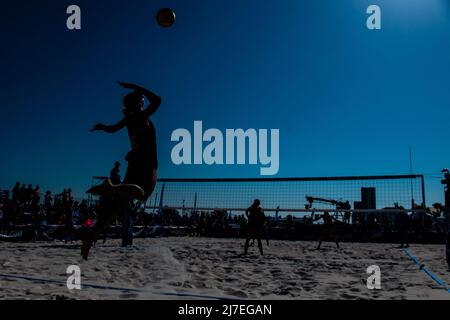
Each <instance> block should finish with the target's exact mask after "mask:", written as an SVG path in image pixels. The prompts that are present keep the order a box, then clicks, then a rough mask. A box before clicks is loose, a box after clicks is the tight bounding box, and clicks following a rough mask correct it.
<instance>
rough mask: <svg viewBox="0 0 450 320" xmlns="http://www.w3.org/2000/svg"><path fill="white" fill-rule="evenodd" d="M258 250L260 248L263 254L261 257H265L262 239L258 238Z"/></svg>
mask: <svg viewBox="0 0 450 320" xmlns="http://www.w3.org/2000/svg"><path fill="white" fill-rule="evenodd" d="M258 248H259V253H261V255H264V253H263V246H262V241H261V237H258Z"/></svg>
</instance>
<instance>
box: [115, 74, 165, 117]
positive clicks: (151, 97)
mask: <svg viewBox="0 0 450 320" xmlns="http://www.w3.org/2000/svg"><path fill="white" fill-rule="evenodd" d="M119 84H120V85H121V86H122V87H124V88H126V89H131V90H135V91H136V92H139V93H141V94H142V95H143V96H144V97H145V98H147V100H148V101H149V102H150V103H149V105H148V106H147V108H145V110H144V114H145V115H146V116H147V117H150V116H151V115H153V114H154V113H155V112H156V111H157V110H158V108H159V106H160V105H161V98H160V97H159V96H157V95H156V94H154V93H153V92H151V91H150V90H147V89H145V88H143V87H141V86H138V85H136V84H133V83H124V82H120V81H119Z"/></svg>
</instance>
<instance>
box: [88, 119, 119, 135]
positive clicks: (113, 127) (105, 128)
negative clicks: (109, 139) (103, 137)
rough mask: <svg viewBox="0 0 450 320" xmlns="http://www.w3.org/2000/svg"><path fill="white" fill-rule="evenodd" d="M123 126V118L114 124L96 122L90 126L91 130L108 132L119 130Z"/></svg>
mask: <svg viewBox="0 0 450 320" xmlns="http://www.w3.org/2000/svg"><path fill="white" fill-rule="evenodd" d="M124 127H125V119H122V120H120V121H119V122H117V123H116V124H113V125H111V126H108V125H104V124H102V123H97V124H96V125H95V126H93V127H92V129H91V131H104V132H108V133H114V132H117V131H119V130H121V129H122V128H124Z"/></svg>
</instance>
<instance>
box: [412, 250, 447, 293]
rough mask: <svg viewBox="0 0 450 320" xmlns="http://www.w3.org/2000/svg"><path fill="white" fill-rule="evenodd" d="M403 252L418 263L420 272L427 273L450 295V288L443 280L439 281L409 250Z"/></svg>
mask: <svg viewBox="0 0 450 320" xmlns="http://www.w3.org/2000/svg"><path fill="white" fill-rule="evenodd" d="M403 252H405V254H406V255H407V256H408V257H409V258H410V259H411V260H412V261H414V263H416V264H417V265H418V266H419V267H420V270H422V271H423V272H425V273H426V274H427V275H428V276H429V277H430V278H431V279H433V280H434V281H435V282H436V283H437V284H439V285H440V286H442V287H443V288H444V289H445V290H446V291H447V292H448V293H450V288H449V287H448V286H447V285H446V284H445V282H444V281H442V280H441V279H439V278H438V277H437V276H436V275H435V274H433V273H432V272H431V271H430V270H428V268H427V267H426V266H425V264H424V263H421V262H420V261H419V259H417V258H416V257H415V256H413V255H412V254H411V253H410V252H409V250H408V249H404V250H403Z"/></svg>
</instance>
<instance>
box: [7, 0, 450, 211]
mask: <svg viewBox="0 0 450 320" xmlns="http://www.w3.org/2000/svg"><path fill="white" fill-rule="evenodd" d="M70 4H77V5H79V6H80V7H81V10H82V30H80V31H69V30H68V29H67V28H66V18H67V14H66V8H67V6H69V5H70ZM370 4H378V5H380V6H381V8H382V30H379V31H369V30H368V29H367V28H366V19H367V14H366V13H365V11H366V8H367V7H368V5H370ZM161 7H172V8H174V9H175V11H176V13H177V22H176V24H175V25H174V26H173V27H172V28H168V29H163V28H160V27H158V26H157V25H156V22H155V18H154V16H155V13H156V11H157V10H158V9H159V8H161ZM0 12H1V13H0V15H1V20H0V21H1V22H0V23H1V28H0V30H1V31H0V33H1V41H2V46H1V50H0V99H1V107H0V119H1V125H0V139H1V140H0V142H1V157H0V186H1V187H12V185H13V184H14V183H15V182H16V181H21V182H25V183H33V184H37V183H38V184H40V185H41V186H42V188H43V189H51V190H54V191H59V190H62V189H63V188H65V187H69V186H70V187H72V189H74V191H75V192H76V194H77V195H82V194H83V192H84V190H86V189H87V188H88V187H89V185H90V183H91V177H92V176H93V175H107V174H108V172H109V170H110V168H111V167H112V165H113V163H114V161H115V160H122V159H123V158H124V156H125V155H126V153H127V151H128V149H129V142H128V138H127V134H126V131H125V130H124V131H122V132H120V133H117V134H115V135H108V134H103V133H90V132H89V129H90V127H91V126H92V125H93V124H95V123H97V122H104V123H115V122H116V121H118V120H120V119H121V116H122V105H121V100H122V97H123V95H124V94H125V93H126V91H125V90H124V89H122V88H120V87H119V86H118V85H117V84H116V81H117V80H120V81H126V82H136V83H138V84H141V85H144V86H146V87H148V88H149V89H151V90H153V91H154V92H156V93H157V94H158V95H160V96H161V97H162V98H163V103H162V105H161V108H160V110H159V111H158V112H157V114H155V116H154V117H153V121H154V123H155V125H156V128H157V134H158V153H159V164H160V168H159V176H160V177H168V178H176V177H180V178H183V177H189V178H192V177H258V176H259V167H258V166H232V167H228V166H213V167H209V166H206V165H205V166H178V167H177V166H175V165H173V164H172V162H171V159H170V152H171V149H172V147H173V146H174V143H172V142H171V141H170V135H171V133H172V131H173V130H175V129H177V128H188V129H190V130H192V127H193V122H194V120H202V121H203V124H204V126H205V127H207V128H211V127H213V128H219V129H221V130H225V129H226V128H244V129H245V128H267V129H270V128H277V129H280V171H279V174H278V177H288V176H342V175H374V174H403V173H409V154H408V146H409V145H411V146H412V149H413V167H414V171H415V172H416V173H423V174H426V175H427V180H426V183H427V193H428V194H427V195H428V201H427V202H428V204H429V205H430V204H431V203H432V202H433V201H443V200H442V199H443V195H442V187H441V185H440V184H439V180H438V179H437V178H435V177H433V176H438V175H439V172H440V170H441V169H442V168H444V167H448V166H449V163H450V148H449V134H448V128H449V121H450V108H449V106H450V90H449V88H450V87H449V83H450V5H449V1H447V0H389V1H380V0H377V1H375V0H373V1H365V0H329V1H327V0H320V1H319V0H310V1H303V0H302V1H299V0H289V1H288V0H283V1H278V0H277V1H275V0H270V1H261V0H214V1H205V0H179V1H176V0H164V1H163V0H151V1H143V0H133V1H124V0H120V1H106V0H95V1H92V0H89V1H87V0H70V1H66V0H60V1H50V0H41V1H32V0H28V1H23V0H22V1H21V0H19V1H14V2H11V1H10V2H8V4H6V3H5V4H2V8H1V10H0ZM123 163H124V164H125V162H124V161H123Z"/></svg>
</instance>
